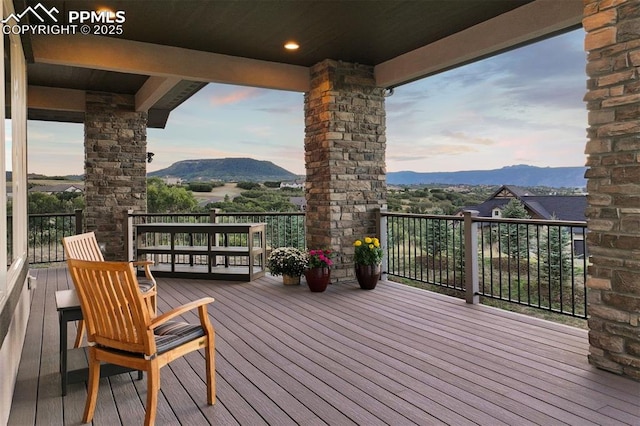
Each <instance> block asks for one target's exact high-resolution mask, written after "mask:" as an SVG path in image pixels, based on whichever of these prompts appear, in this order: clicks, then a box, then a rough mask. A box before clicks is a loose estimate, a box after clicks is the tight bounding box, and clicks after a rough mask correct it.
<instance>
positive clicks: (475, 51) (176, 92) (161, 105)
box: [14, 0, 583, 128]
mask: <svg viewBox="0 0 640 426" xmlns="http://www.w3.org/2000/svg"><path fill="white" fill-rule="evenodd" d="M38 4H42V5H43V6H44V7H46V8H49V9H50V8H52V7H55V8H56V9H57V10H58V11H59V13H58V16H59V17H60V22H59V23H60V24H66V23H68V22H65V20H66V19H67V17H68V13H69V11H78V10H83V11H91V10H99V9H100V8H104V7H107V8H109V9H110V10H112V11H124V16H125V22H124V23H123V24H122V34H120V35H108V36H104V35H95V34H91V35H82V34H79V33H78V34H70V35H60V34H56V35H37V34H32V33H26V34H23V42H24V44H25V50H26V54H27V61H28V82H29V92H28V102H29V115H28V117H29V119H32V120H49V121H61V122H82V121H83V120H84V110H85V98H84V94H85V92H86V91H104V92H111V93H121V94H127V95H135V99H136V109H137V110H138V111H148V112H149V127H155V128H163V127H164V126H165V124H166V122H167V119H168V117H169V113H170V112H171V111H172V110H173V109H174V108H176V107H177V106H178V105H180V104H181V103H182V102H184V101H185V100H187V99H188V98H189V97H190V96H192V95H193V94H194V93H196V92H197V91H198V90H200V89H201V88H202V87H204V86H205V85H206V84H207V83H209V82H217V83H226V84H236V85H246V86H255V87H263V88H270V89H280V90H290V91H299V92H304V91H306V90H308V88H309V67H310V66H312V65H314V64H316V63H318V62H320V61H322V60H324V59H334V60H342V61H346V62H354V63H360V64H366V65H371V66H374V70H375V78H376V82H377V84H378V85H379V86H380V87H387V88H391V87H395V86H398V85H401V84H404V83H407V82H410V81H413V80H416V79H419V78H422V77H425V76H428V75H432V74H435V73H438V72H440V71H443V70H447V69H450V68H453V67H456V66H459V65H461V64H465V63H468V62H471V61H474V60H477V59H479V58H484V57H487V56H490V55H493V54H496V53H500V52H503V51H505V50H508V49H512V48H515V47H519V46H521V45H524V44H527V43H531V42H534V41H537V40H540V39H542V38H545V37H549V36H551V35H555V34H558V33H561V32H564V31H568V30H571V29H574V28H576V27H579V26H580V23H581V19H582V11H583V4H582V0H563V1H557V0H457V1H451V0H419V1H418V0H393V1H289V0H281V1H196V0H159V1H109V0H98V1H94V0H83V1H77V0H69V1H47V0H42V1H37V0H14V7H15V12H17V13H20V12H22V11H24V10H26V9H27V7H29V6H31V7H36V6H37V5H38ZM25 16H27V18H29V17H30V19H31V20H34V17H33V16H30V15H25ZM34 23H38V22H34ZM90 27H91V28H93V26H90ZM92 32H93V29H92ZM289 40H295V41H296V42H298V43H299V44H300V48H299V49H298V50H297V51H293V52H291V51H287V50H285V49H284V47H283V45H284V44H285V42H287V41H289Z"/></svg>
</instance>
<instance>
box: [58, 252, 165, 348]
mask: <svg viewBox="0 0 640 426" xmlns="http://www.w3.org/2000/svg"><path fill="white" fill-rule="evenodd" d="M68 265H69V271H70V273H71V277H72V278H73V282H74V285H75V286H76V290H77V292H78V298H79V299H80V304H81V306H82V313H83V316H84V320H85V321H86V323H87V328H88V333H87V339H88V341H89V342H96V343H98V344H100V345H103V346H108V347H111V348H115V349H120V350H125V351H128V352H136V353H145V354H148V355H151V354H153V353H155V350H156V348H155V340H154V339H153V333H152V332H151V331H149V329H148V325H149V324H150V322H151V317H150V313H149V309H148V308H147V306H146V304H145V302H144V300H143V297H142V294H141V293H140V289H139V287H138V281H137V278H136V273H135V269H134V267H133V265H132V264H131V263H130V262H96V261H84V260H78V259H73V258H70V259H68Z"/></svg>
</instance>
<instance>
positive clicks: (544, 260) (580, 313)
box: [380, 213, 587, 318]
mask: <svg viewBox="0 0 640 426" xmlns="http://www.w3.org/2000/svg"><path fill="white" fill-rule="evenodd" d="M467 216H468V217H467V220H465V219H464V218H462V217H458V216H430V215H413V214H395V213H382V217H383V218H384V220H382V221H381V223H382V226H381V231H380V232H381V234H382V235H383V238H386V241H385V243H386V249H387V259H386V271H387V273H388V274H389V275H391V276H395V277H399V278H407V279H410V280H415V281H420V282H424V283H427V284H432V285H436V286H440V287H446V288H451V289H454V290H459V291H461V292H465V293H466V298H467V300H468V301H470V300H472V299H473V298H474V297H478V296H482V297H486V298H490V299H499V300H504V301H508V302H512V303H517V304H520V305H526V306H531V307H535V308H538V309H544V310H547V311H550V312H555V313H560V314H565V315H570V316H575V317H579V318H586V317H587V294H586V293H587V291H586V287H585V282H586V276H587V253H586V245H585V241H586V223H585V222H568V221H554V220H534V219H498V218H478V217H474V216H471V214H467Z"/></svg>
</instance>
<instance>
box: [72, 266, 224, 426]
mask: <svg viewBox="0 0 640 426" xmlns="http://www.w3.org/2000/svg"><path fill="white" fill-rule="evenodd" d="M67 262H68V265H69V271H70V273H71V277H72V278H73V282H74V284H75V287H76V291H77V292H78V298H79V299H80V305H81V308H82V314H83V316H84V319H85V322H86V324H87V340H88V342H89V382H88V387H87V401H86V405H85V410H84V416H83V418H82V421H83V422H84V423H88V422H90V421H91V420H92V419H93V414H94V411H95V408H96V401H97V396H98V382H99V380H100V362H108V363H112V364H116V365H121V366H125V367H129V368H132V369H136V370H140V371H146V372H147V405H146V415H145V421H144V424H145V425H153V424H154V421H155V417H156V408H157V404H158V391H159V389H160V368H161V367H163V366H165V365H166V364H168V363H169V362H171V361H172V360H174V359H176V358H179V357H181V356H183V355H185V354H187V353H189V352H192V351H195V350H198V349H201V348H204V352H205V361H206V382H207V403H208V404H209V405H213V404H214V403H215V400H216V391H215V334H214V330H213V326H212V325H211V323H210V321H209V315H208V313H207V305H208V304H209V303H212V302H213V301H214V299H213V298H211V297H205V298H202V299H199V300H196V301H193V302H191V303H187V304H185V305H183V306H180V307H178V308H175V309H173V310H171V311H169V312H166V313H164V314H162V315H160V316H158V317H156V318H152V317H151V314H150V312H149V309H147V306H146V304H145V302H144V300H143V297H142V293H141V292H140V290H139V287H138V281H137V277H136V273H135V268H134V266H133V265H132V264H131V263H130V262H91V261H84V260H76V259H69V260H68V261H67ZM195 308H197V309H198V314H199V318H200V323H199V324H193V325H192V324H187V323H183V322H176V321H169V320H171V319H174V318H175V317H177V316H178V315H182V314H184V313H185V312H188V311H190V310H193V309H195Z"/></svg>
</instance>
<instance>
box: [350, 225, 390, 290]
mask: <svg viewBox="0 0 640 426" xmlns="http://www.w3.org/2000/svg"><path fill="white" fill-rule="evenodd" d="M353 246H354V247H355V250H354V256H353V261H354V263H355V270H356V278H357V279H358V284H360V288H362V289H364V290H373V289H374V288H375V287H376V284H378V280H379V279H380V273H381V267H380V263H381V262H382V255H383V251H382V247H381V246H380V240H378V239H377V238H375V237H364V238H362V239H358V240H355V242H354V243H353Z"/></svg>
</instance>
